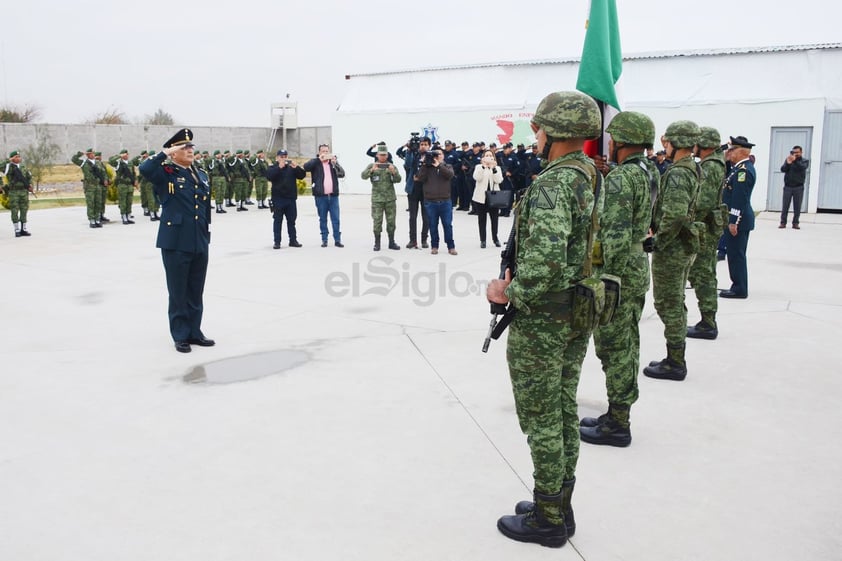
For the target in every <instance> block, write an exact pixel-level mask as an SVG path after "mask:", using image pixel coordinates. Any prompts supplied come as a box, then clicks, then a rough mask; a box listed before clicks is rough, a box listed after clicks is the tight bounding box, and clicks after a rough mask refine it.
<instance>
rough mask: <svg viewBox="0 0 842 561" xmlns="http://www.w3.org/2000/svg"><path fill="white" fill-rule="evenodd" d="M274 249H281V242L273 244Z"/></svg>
mask: <svg viewBox="0 0 842 561" xmlns="http://www.w3.org/2000/svg"><path fill="white" fill-rule="evenodd" d="M272 249H281V244H279V243H276V244H275V245H273V246H272Z"/></svg>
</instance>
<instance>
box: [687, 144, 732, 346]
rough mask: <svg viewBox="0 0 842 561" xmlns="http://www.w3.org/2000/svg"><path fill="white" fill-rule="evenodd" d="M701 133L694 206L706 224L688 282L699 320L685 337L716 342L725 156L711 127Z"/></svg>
mask: <svg viewBox="0 0 842 561" xmlns="http://www.w3.org/2000/svg"><path fill="white" fill-rule="evenodd" d="M701 131H702V134H701V136H700V137H699V158H701V159H702V163H701V166H702V183H701V186H700V187H699V197H698V201H697V203H696V216H697V218H698V220H700V221H702V222H704V223H705V230H704V232H703V233H702V236H701V238H700V239H699V253H697V254H696V259H695V260H694V261H693V265H691V266H690V274H689V275H688V280H689V281H690V284H691V285H692V286H693V290H695V291H696V299H698V301H699V312H701V314H702V319H701V320H700V321H699V323H697V324H696V325H693V326H688V328H687V336H688V337H691V338H693V339H716V337H717V336H718V335H719V328H718V327H717V325H716V310H717V308H718V306H719V304H718V301H719V298H718V297H717V295H716V246H717V245H718V242H719V236H720V234H722V229H723V228H724V227H725V211H724V210H723V208H722V186H723V184H724V182H725V155H724V154H723V152H722V148H721V138H720V136H719V131H717V130H716V129H714V128H711V127H701Z"/></svg>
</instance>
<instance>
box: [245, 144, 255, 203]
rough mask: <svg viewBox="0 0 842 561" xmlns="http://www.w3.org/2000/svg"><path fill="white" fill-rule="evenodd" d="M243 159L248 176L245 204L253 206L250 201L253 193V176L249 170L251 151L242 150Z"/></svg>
mask: <svg viewBox="0 0 842 561" xmlns="http://www.w3.org/2000/svg"><path fill="white" fill-rule="evenodd" d="M243 159H244V160H245V163H246V169H247V170H248V174H249V179H248V184H247V185H246V198H245V204H247V205H253V204H254V202H253V201H252V200H251V196H252V194H253V193H254V174H253V173H252V169H251V150H243Z"/></svg>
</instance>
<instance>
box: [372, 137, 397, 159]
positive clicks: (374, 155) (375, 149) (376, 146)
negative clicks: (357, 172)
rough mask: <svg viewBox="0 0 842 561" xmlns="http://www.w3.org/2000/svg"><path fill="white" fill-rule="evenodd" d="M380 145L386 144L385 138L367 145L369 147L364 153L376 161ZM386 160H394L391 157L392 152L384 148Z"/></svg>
mask: <svg viewBox="0 0 842 561" xmlns="http://www.w3.org/2000/svg"><path fill="white" fill-rule="evenodd" d="M381 146H386V141H385V140H381V141H380V142H378V143H377V144H372V145H371V146H370V147H369V149H368V150H366V151H365V155H366V156H368V157H369V158H373V159H374V161H375V162H377V161H378V157H377V155H378V154H379V153H380V147H381ZM386 161H387V162H389V163H390V164H391V163H394V160H393V159H392V153H391V152H389V151H388V150H386Z"/></svg>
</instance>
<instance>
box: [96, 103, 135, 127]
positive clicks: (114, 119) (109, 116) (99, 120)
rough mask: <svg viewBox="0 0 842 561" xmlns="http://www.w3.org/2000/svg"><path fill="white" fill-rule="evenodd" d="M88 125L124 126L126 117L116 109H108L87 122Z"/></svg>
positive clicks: (126, 122)
mask: <svg viewBox="0 0 842 561" xmlns="http://www.w3.org/2000/svg"><path fill="white" fill-rule="evenodd" d="M85 124H88V125H126V124H128V121H127V120H126V115H125V114H124V113H123V112H122V111H120V110H119V109H117V108H116V107H109V108H108V109H106V110H105V111H103V112H102V113H97V114H95V115H94V116H93V117H91V118H90V119H88V120H87V121H85Z"/></svg>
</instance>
